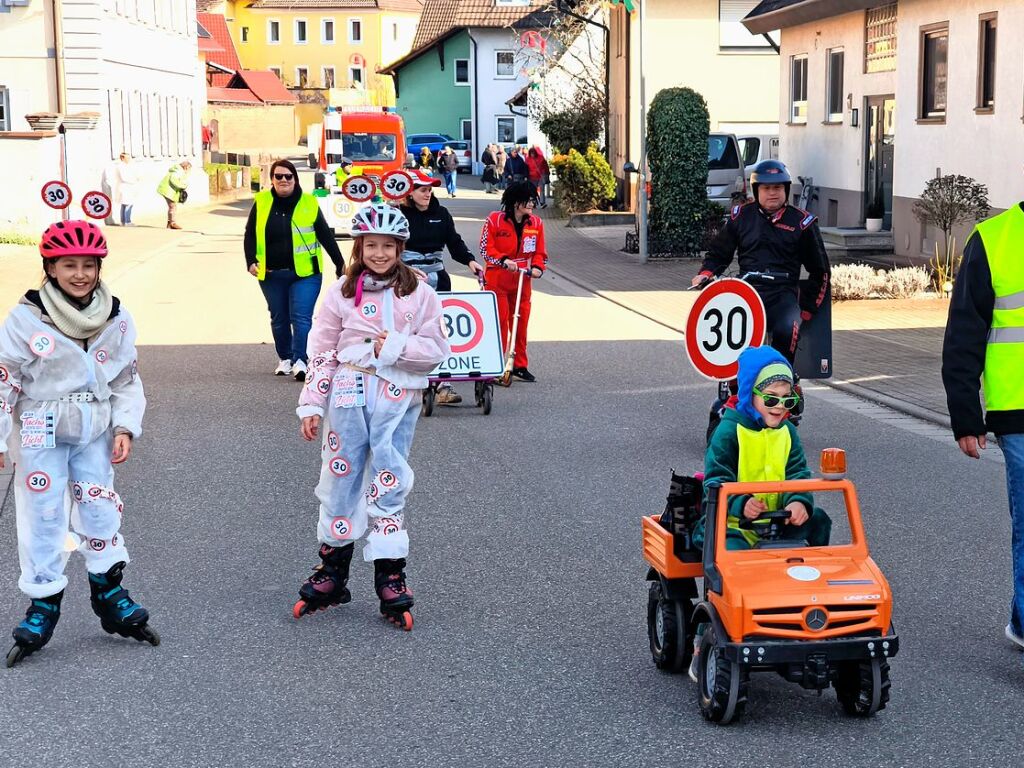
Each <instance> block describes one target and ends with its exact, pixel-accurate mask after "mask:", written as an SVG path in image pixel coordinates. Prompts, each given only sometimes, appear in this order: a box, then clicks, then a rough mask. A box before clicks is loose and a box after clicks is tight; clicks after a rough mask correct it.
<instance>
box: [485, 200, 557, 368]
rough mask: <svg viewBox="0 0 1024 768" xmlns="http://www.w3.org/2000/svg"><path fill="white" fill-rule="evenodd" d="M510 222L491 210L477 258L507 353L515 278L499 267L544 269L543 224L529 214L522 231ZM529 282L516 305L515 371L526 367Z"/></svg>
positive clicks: (529, 280)
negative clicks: (495, 305)
mask: <svg viewBox="0 0 1024 768" xmlns="http://www.w3.org/2000/svg"><path fill="white" fill-rule="evenodd" d="M517 229H518V228H517V227H516V226H515V224H514V222H513V221H512V220H511V219H509V218H508V217H506V216H505V213H504V211H495V212H494V213H492V214H491V215H490V216H488V217H487V220H486V221H484V226H483V229H482V230H481V232H480V256H481V258H482V260H483V262H484V264H485V265H486V270H487V271H486V272H485V273H484V279H485V283H486V286H487V290H489V291H494V294H495V296H497V298H498V320H499V321H500V323H501V336H502V342H503V343H504V349H505V350H506V351H508V348H509V346H508V345H509V341H510V340H511V336H512V317H513V315H514V314H515V309H516V289H517V287H518V285H519V275H518V274H516V273H515V272H509V271H508V270H506V269H504V268H503V267H502V264H504V263H505V262H506V261H508V260H512V261H514V262H515V263H516V264H517V265H518V266H519V267H520V268H521V269H530V268H532V267H536V268H537V269H539V270H540V271H541V272H543V271H544V270H545V269H546V268H547V264H548V250H547V246H546V244H545V243H544V222H543V221H541V220H540V218H539V217H537V216H534V215H533V214H530V215H528V216H526V217H525V218H524V219H523V222H522V229H521V230H519V231H517ZM532 293H533V285H532V281H531V279H530V278H529V277H524V278H523V296H522V299H521V300H520V302H519V327H518V328H517V329H516V339H515V342H516V346H515V351H516V354H515V360H514V361H513V365H514V366H515V367H516V368H526V367H527V364H528V362H529V361H528V358H527V356H526V328H527V326H528V325H529V324H530V296H531V294H532Z"/></svg>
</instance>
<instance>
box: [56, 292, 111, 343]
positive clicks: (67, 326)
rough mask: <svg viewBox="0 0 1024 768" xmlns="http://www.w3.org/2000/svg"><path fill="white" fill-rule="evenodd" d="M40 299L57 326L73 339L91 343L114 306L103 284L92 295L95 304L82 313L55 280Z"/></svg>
mask: <svg viewBox="0 0 1024 768" xmlns="http://www.w3.org/2000/svg"><path fill="white" fill-rule="evenodd" d="M39 298H40V299H42V301H43V306H44V307H45V308H46V314H48V315H49V316H50V319H51V320H53V324H54V325H55V326H57V328H58V329H60V332H61V333H63V334H64V335H65V336H68V337H70V338H72V339H88V338H89V337H90V336H92V335H93V334H95V333H96V332H97V331H98V330H99V329H100V328H102V327H103V326H104V325H105V324H106V322H107V318H109V317H110V310H111V307H113V305H114V299H113V297H112V296H111V295H110V289H108V288H107V285H106V283H104V282H103V281H102V280H101V281H100V282H99V284H98V285H97V286H96V288H95V290H94V291H93V292H92V301H90V302H89V304H88V305H87V306H86V307H84V308H82V309H79V308H78V307H76V306H75V305H74V304H72V303H71V302H70V301H69V300H68V297H67V296H65V295H64V294H63V293H62V292H61V290H60V288H58V287H57V284H56V283H54V282H53V281H52V280H47V281H46V282H45V283H43V287H42V288H40V289H39Z"/></svg>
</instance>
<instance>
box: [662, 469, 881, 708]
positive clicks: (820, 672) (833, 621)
mask: <svg viewBox="0 0 1024 768" xmlns="http://www.w3.org/2000/svg"><path fill="white" fill-rule="evenodd" d="M830 450H835V449H830ZM843 462H844V464H845V457H843ZM673 480H674V481H680V480H681V478H677V477H675V476H674V477H673ZM676 486H677V483H675V482H674V486H673V490H676ZM787 492H788V493H792V492H819V493H820V492H827V493H841V494H843V497H844V501H845V506H846V512H847V517H848V519H849V530H850V543H849V544H842V545H836V546H831V545H830V546H827V547H808V546H806V544H805V543H803V542H800V541H794V540H793V539H782V538H780V537H779V534H780V533H781V531H782V528H783V525H784V519H783V518H786V517H788V513H787V512H785V511H784V510H783V511H769V512H766V513H765V514H763V515H762V516H761V517H760V518H759V519H758V521H757V522H758V529H759V536H760V541H758V543H757V545H756V546H755V547H754V548H753V549H745V550H727V549H726V547H725V541H726V523H727V516H726V515H725V514H724V513H723V512H724V510H725V509H727V506H726V505H727V501H728V499H729V497H731V496H737V495H744V494H750V493H787ZM687 507H688V505H687V504H686V503H683V502H681V500H680V497H679V496H678V495H677V496H676V497H675V499H674V498H673V496H672V495H670V496H669V509H667V510H666V513H665V515H662V516H658V515H652V516H649V517H645V518H644V519H643V548H644V559H646V560H647V562H648V563H649V564H650V566H651V568H650V570H649V571H648V576H647V578H648V580H650V581H651V582H652V583H651V587H650V596H649V600H648V635H649V637H650V644H651V654H652V656H653V658H654V662H655V664H656V665H657V666H658V667H659V668H660V669H664V670H666V671H670V672H678V671H681V670H683V669H686V667H687V666H688V665H689V663H690V660H691V656H692V654H693V639H694V634H695V631H696V628H697V627H698V626H700V625H705V627H706V628H705V630H704V632H703V634H702V636H701V640H700V649H699V655H698V663H697V677H698V690H699V693H698V699H699V705H700V710H701V712H702V714H703V715H704V717H706V718H707V719H708V720H711V721H713V722H716V723H721V724H726V723H729V722H730V721H732V720H733V719H735V718H737V717H739V716H740V715H741V714H742V712H743V708H744V705H745V704H746V699H747V687H748V683H749V680H750V673H751V672H763V671H775V672H778V673H779V674H780V675H782V676H783V677H785V678H786V679H787V680H789V681H791V682H795V683H798V684H800V685H801V686H803V687H804V688H808V689H811V690H818V691H820V690H823V689H825V688H828V687H829V686H830V685H831V686H833V687H834V688H835V689H836V695H837V697H838V699H839V702H840V704H841V705H842V707H843V709H844V710H845V711H846V712H847V714H850V715H854V716H861V717H868V716H871V715H873V714H875V713H876V712H877V711H878V710H880V709H882V708H884V707H885V705H886V703H887V702H888V700H889V659H890V658H892V657H893V656H895V655H896V653H897V651H898V650H899V641H898V638H897V637H896V634H895V631H894V629H893V626H892V593H891V591H890V589H889V584H888V582H887V581H886V580H885V576H883V575H882V572H881V570H880V569H879V568H878V566H877V565H876V564H875V562H874V561H873V560H872V559H871V557H870V555H869V554H868V548H867V542H866V541H865V538H864V528H863V524H862V522H861V516H860V507H859V505H858V503H857V495H856V491H855V489H854V486H853V484H852V483H851V482H850V481H848V480H845V479H840V480H790V481H784V482H772V483H725V484H724V485H721V486H717V487H713V488H710V489H708V493H707V501H706V504H705V508H706V522H705V527H706V535H705V540H704V547H703V552H699V551H696V550H695V549H694V547H693V546H692V545H688V544H687V540H688V536H689V532H688V531H687V530H686V528H687V523H686V520H685V518H687V517H689V518H690V519H691V520H692V518H693V514H692V509H691V510H690V512H689V514H687V513H686V510H687ZM673 510H674V511H675V513H676V514H675V515H672V514H670V512H671V511H673ZM666 518H668V520H667V522H668V524H669V527H668V528H666V527H665V523H666ZM680 518H683V522H682V523H680V522H679V520H680ZM673 529H674V530H673ZM690 530H692V528H690ZM680 539H682V541H680ZM698 577H703V579H704V584H703V598H702V599H698V597H697V594H698V593H697V584H696V580H697V578H698Z"/></svg>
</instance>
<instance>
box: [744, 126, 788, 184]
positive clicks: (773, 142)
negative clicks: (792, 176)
mask: <svg viewBox="0 0 1024 768" xmlns="http://www.w3.org/2000/svg"><path fill="white" fill-rule="evenodd" d="M736 140H737V141H738V142H739V145H740V158H742V160H743V166H744V170H743V175H744V178H745V179H746V181H747V188H748V189H749V188H750V174H751V172H753V170H754V166H756V165H757V164H758V163H760V162H761V161H762V160H778V159H779V137H778V136H771V135H758V136H738V137H736Z"/></svg>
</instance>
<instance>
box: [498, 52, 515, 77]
mask: <svg viewBox="0 0 1024 768" xmlns="http://www.w3.org/2000/svg"><path fill="white" fill-rule="evenodd" d="M494 76H495V77H503V78H507V79H510V78H514V77H515V76H516V54H515V52H514V51H495V52H494Z"/></svg>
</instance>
